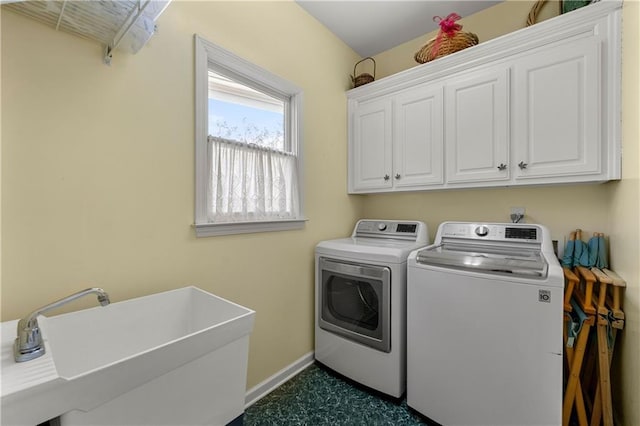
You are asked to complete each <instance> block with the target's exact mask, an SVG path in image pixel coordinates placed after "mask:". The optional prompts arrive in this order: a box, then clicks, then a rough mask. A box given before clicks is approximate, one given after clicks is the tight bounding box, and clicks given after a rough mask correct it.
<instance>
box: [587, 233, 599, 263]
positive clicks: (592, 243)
mask: <svg viewBox="0 0 640 426" xmlns="http://www.w3.org/2000/svg"><path fill="white" fill-rule="evenodd" d="M599 241H600V240H599V238H598V237H596V236H593V237H591V239H590V240H589V244H587V245H588V246H589V259H588V265H584V266H587V267H589V268H590V267H592V266H596V263H597V261H598V243H599Z"/></svg>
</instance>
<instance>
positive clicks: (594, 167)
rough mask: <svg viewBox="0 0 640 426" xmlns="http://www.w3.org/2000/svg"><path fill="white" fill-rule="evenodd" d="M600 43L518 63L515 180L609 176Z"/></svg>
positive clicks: (588, 41) (562, 48)
mask: <svg viewBox="0 0 640 426" xmlns="http://www.w3.org/2000/svg"><path fill="white" fill-rule="evenodd" d="M601 63H602V62H601V58H600V41H599V40H597V39H595V38H586V39H582V40H577V41H575V42H571V43H565V44H563V45H560V46H557V47H553V48H549V49H546V50H545V51H541V52H538V53H536V54H532V55H529V56H527V57H525V58H521V59H519V60H517V61H516V63H515V67H514V68H515V73H514V79H515V81H514V100H515V104H516V105H517V106H518V107H517V108H514V154H515V155H514V161H515V162H517V164H518V168H517V169H516V171H515V178H516V180H518V181H520V180H521V181H523V182H525V181H526V180H527V179H534V180H537V179H540V178H543V179H544V178H553V181H554V182H560V181H564V180H565V179H567V180H569V181H573V180H578V181H579V180H582V178H583V177H589V179H591V177H594V176H595V178H596V179H595V180H607V178H608V177H607V175H606V174H603V171H604V170H603V162H602V153H601V147H600V145H601V144H600V141H601V140H602V133H601V129H600V122H601V118H600V117H602V96H601V93H602V88H601V86H602V73H601Z"/></svg>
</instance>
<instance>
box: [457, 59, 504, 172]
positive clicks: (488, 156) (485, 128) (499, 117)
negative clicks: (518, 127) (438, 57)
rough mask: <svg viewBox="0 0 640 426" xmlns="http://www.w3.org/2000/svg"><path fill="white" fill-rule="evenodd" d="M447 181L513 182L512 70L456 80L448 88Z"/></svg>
mask: <svg viewBox="0 0 640 426" xmlns="http://www.w3.org/2000/svg"><path fill="white" fill-rule="evenodd" d="M445 123H446V124H445V126H446V136H445V144H446V153H447V162H446V164H447V168H446V173H447V182H448V183H456V182H474V183H475V182H483V181H485V182H486V181H498V180H508V179H509V167H508V158H509V146H508V144H509V69H508V68H500V69H490V70H487V71H484V72H473V73H466V74H464V75H461V76H458V77H454V78H452V79H451V80H449V82H448V83H447V85H446V87H445Z"/></svg>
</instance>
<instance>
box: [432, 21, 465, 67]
mask: <svg viewBox="0 0 640 426" xmlns="http://www.w3.org/2000/svg"><path fill="white" fill-rule="evenodd" d="M458 19H460V15H458V14H457V13H455V12H454V13H450V14H449V15H447V17H446V18H444V19H442V18H441V17H439V16H434V17H433V20H434V21H435V22H438V20H439V21H440V22H438V24H439V25H440V31H439V32H438V36H437V37H436V41H435V43H434V44H433V48H432V49H431V54H432V55H433V56H436V55H437V53H438V49H439V48H440V43H441V42H442V37H443V36H444V35H446V36H447V37H449V38H451V37H453V36H455V35H456V34H457V32H458V31H460V30H461V29H462V25H460V24H457V23H456V21H457V20H458Z"/></svg>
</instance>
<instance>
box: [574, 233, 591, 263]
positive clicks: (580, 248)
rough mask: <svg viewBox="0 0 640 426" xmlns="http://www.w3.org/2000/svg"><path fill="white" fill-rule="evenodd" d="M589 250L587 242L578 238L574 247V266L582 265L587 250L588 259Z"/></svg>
mask: <svg viewBox="0 0 640 426" xmlns="http://www.w3.org/2000/svg"><path fill="white" fill-rule="evenodd" d="M588 251H589V248H588V247H587V244H586V243H585V242H584V241H582V240H578V239H576V241H575V245H574V247H573V266H578V265H582V260H583V256H584V253H585V252H587V259H588V256H589V254H588ZM583 266H584V265H583Z"/></svg>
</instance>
